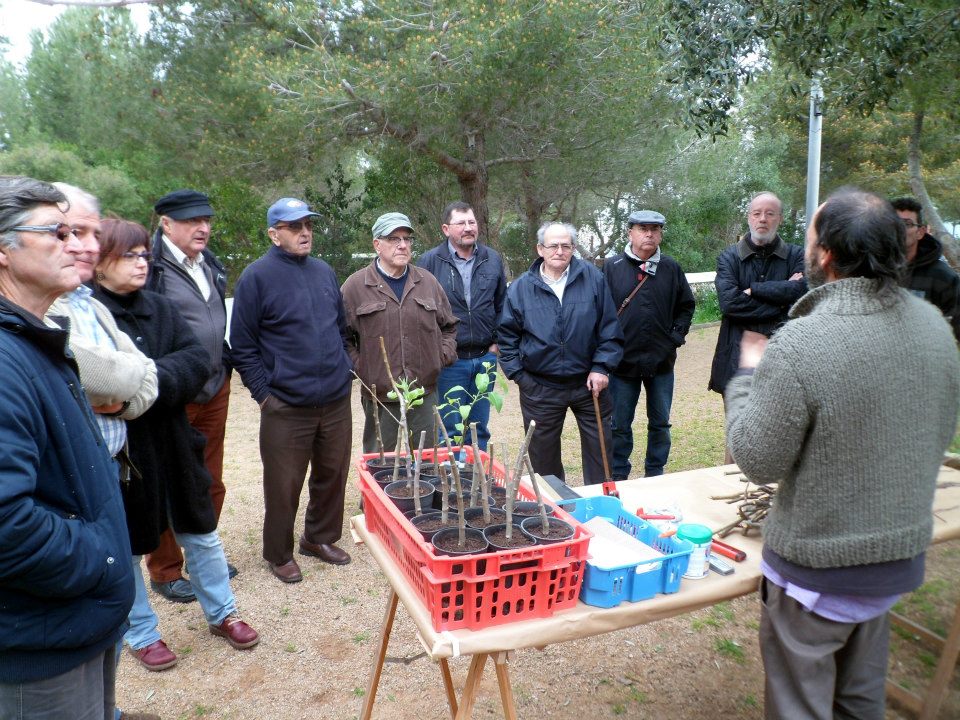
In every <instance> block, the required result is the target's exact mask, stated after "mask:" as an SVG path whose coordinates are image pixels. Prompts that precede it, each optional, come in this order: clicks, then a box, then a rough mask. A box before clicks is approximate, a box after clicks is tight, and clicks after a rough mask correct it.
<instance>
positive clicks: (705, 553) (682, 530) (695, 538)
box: [677, 523, 713, 580]
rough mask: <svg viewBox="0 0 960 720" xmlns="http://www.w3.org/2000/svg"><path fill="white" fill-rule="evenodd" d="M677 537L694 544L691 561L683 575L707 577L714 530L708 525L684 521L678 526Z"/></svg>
mask: <svg viewBox="0 0 960 720" xmlns="http://www.w3.org/2000/svg"><path fill="white" fill-rule="evenodd" d="M677 537H678V538H680V539H681V540H687V541H688V542H690V543H691V544H692V545H693V552H692V553H691V554H690V563H689V564H688V565H687V572H685V573H684V575H683V576H684V577H685V578H687V579H688V580H699V579H700V578H704V577H706V576H707V572H708V571H709V570H710V543H711V541H712V540H713V531H712V530H710V528H708V527H707V526H706V525H695V524H693V523H684V524H682V525H680V526H679V527H678V528H677Z"/></svg>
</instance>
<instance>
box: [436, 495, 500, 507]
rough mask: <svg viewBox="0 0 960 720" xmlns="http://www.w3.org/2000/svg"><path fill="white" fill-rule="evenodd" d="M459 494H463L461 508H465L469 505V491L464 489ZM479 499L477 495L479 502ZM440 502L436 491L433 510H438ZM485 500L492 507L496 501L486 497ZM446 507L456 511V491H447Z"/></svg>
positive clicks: (439, 496) (440, 499)
mask: <svg viewBox="0 0 960 720" xmlns="http://www.w3.org/2000/svg"><path fill="white" fill-rule="evenodd" d="M460 494H461V495H463V508H464V510H466V509H467V508H468V507H470V491H469V490H464V491H463V492H462V493H460ZM480 500H481V498H480V496H479V495H478V496H477V502H478V503H479V502H480ZM441 502H442V498H441V494H440V493H439V492H438V493H437V494H436V495H434V496H433V507H434V509H435V510H439V509H440V508H441V507H442V506H441V504H440V503H441ZM487 502H488V503H489V504H490V507H493V506H494V504H495V503H496V501H495V500H494V499H493V498H487ZM447 507H449V508H450V509H451V510H453V511H454V512H456V510H457V493H456V492H449V493H447Z"/></svg>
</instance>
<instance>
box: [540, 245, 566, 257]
mask: <svg viewBox="0 0 960 720" xmlns="http://www.w3.org/2000/svg"><path fill="white" fill-rule="evenodd" d="M540 247H542V248H543V249H544V250H546V251H547V252H550V253H553V254H554V255H556V254H557V253H558V252H564V253H568V252H573V245H571V244H570V243H549V244H546V245H541V246H540Z"/></svg>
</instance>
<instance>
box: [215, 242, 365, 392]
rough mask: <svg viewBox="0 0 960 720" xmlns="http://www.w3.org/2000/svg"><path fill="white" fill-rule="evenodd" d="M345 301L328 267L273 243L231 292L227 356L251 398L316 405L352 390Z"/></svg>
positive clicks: (250, 266) (315, 259)
mask: <svg viewBox="0 0 960 720" xmlns="http://www.w3.org/2000/svg"><path fill="white" fill-rule="evenodd" d="M344 317H345V315H344V309H343V299H342V298H341V296H340V287H339V285H338V284H337V277H336V275H335V274H334V272H333V270H332V269H331V267H330V266H329V265H327V264H326V263H325V262H323V260H318V259H317V258H315V257H309V256H307V257H298V256H295V255H292V254H290V253H288V252H285V251H283V250H281V249H280V248H279V247H277V246H276V245H271V246H270V249H269V250H268V251H267V253H266V254H265V255H264V256H263V257H261V258H260V259H259V260H256V261H255V262H253V263H251V264H250V265H249V266H248V267H247V269H246V270H244V271H243V274H242V275H241V276H240V279H239V280H238V281H237V286H236V288H235V289H234V293H233V318H232V319H231V322H230V346H231V350H230V354H231V358H232V359H233V366H234V367H235V368H236V369H237V371H238V372H239V373H240V377H241V379H242V380H243V384H244V385H246V386H247V389H249V390H250V394H251V395H253V399H254V400H256V401H257V402H258V403H262V402H263V401H264V400H265V399H266V398H267V396H268V395H273V396H275V397H277V398H279V399H280V400H282V401H283V402H285V403H287V404H289V405H295V406H297V407H318V406H320V405H326V404H327V403H330V402H333V401H334V400H339V399H340V398H342V397H344V396H345V395H347V394H348V393H349V392H350V385H351V382H352V380H353V376H352V375H351V374H350V370H351V369H352V364H351V362H350V357H349V356H348V355H347V350H346V347H347V345H346V343H347V341H346V324H345V320H344Z"/></svg>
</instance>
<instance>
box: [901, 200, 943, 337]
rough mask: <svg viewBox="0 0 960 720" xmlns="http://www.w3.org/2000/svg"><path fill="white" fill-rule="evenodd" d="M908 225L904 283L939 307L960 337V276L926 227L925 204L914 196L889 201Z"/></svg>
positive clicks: (915, 293) (906, 286)
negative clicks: (948, 262) (924, 217)
mask: <svg viewBox="0 0 960 720" xmlns="http://www.w3.org/2000/svg"><path fill="white" fill-rule="evenodd" d="M890 204H891V205H893V209H894V210H896V211H897V215H898V216H899V217H900V219H901V220H903V224H904V226H905V227H906V228H907V235H906V238H907V240H906V244H907V272H906V275H905V276H904V281H903V286H904V287H905V288H907V289H908V290H909V291H910V292H912V293H913V294H914V295H918V296H919V297H922V298H923V299H924V300H928V301H929V302H931V303H933V304H934V305H936V306H937V307H938V308H940V312H942V313H943V316H944V317H945V318H946V319H947V322H949V323H950V325H951V327H952V328H953V336H954V337H955V338H956V339H957V340H958V341H960V276H958V275H957V273H956V272H954V270H953V268H951V267H950V266H949V265H948V264H947V261H946V260H945V259H944V257H943V246H942V245H941V244H940V241H939V240H937V239H936V238H935V237H934V236H933V235H931V234H930V233H929V232H928V231H927V226H926V224H925V223H924V222H923V206H922V205H921V204H920V203H919V201H917V200H916V199H915V198H912V197H902V198H896V199H894V200H891V201H890Z"/></svg>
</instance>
